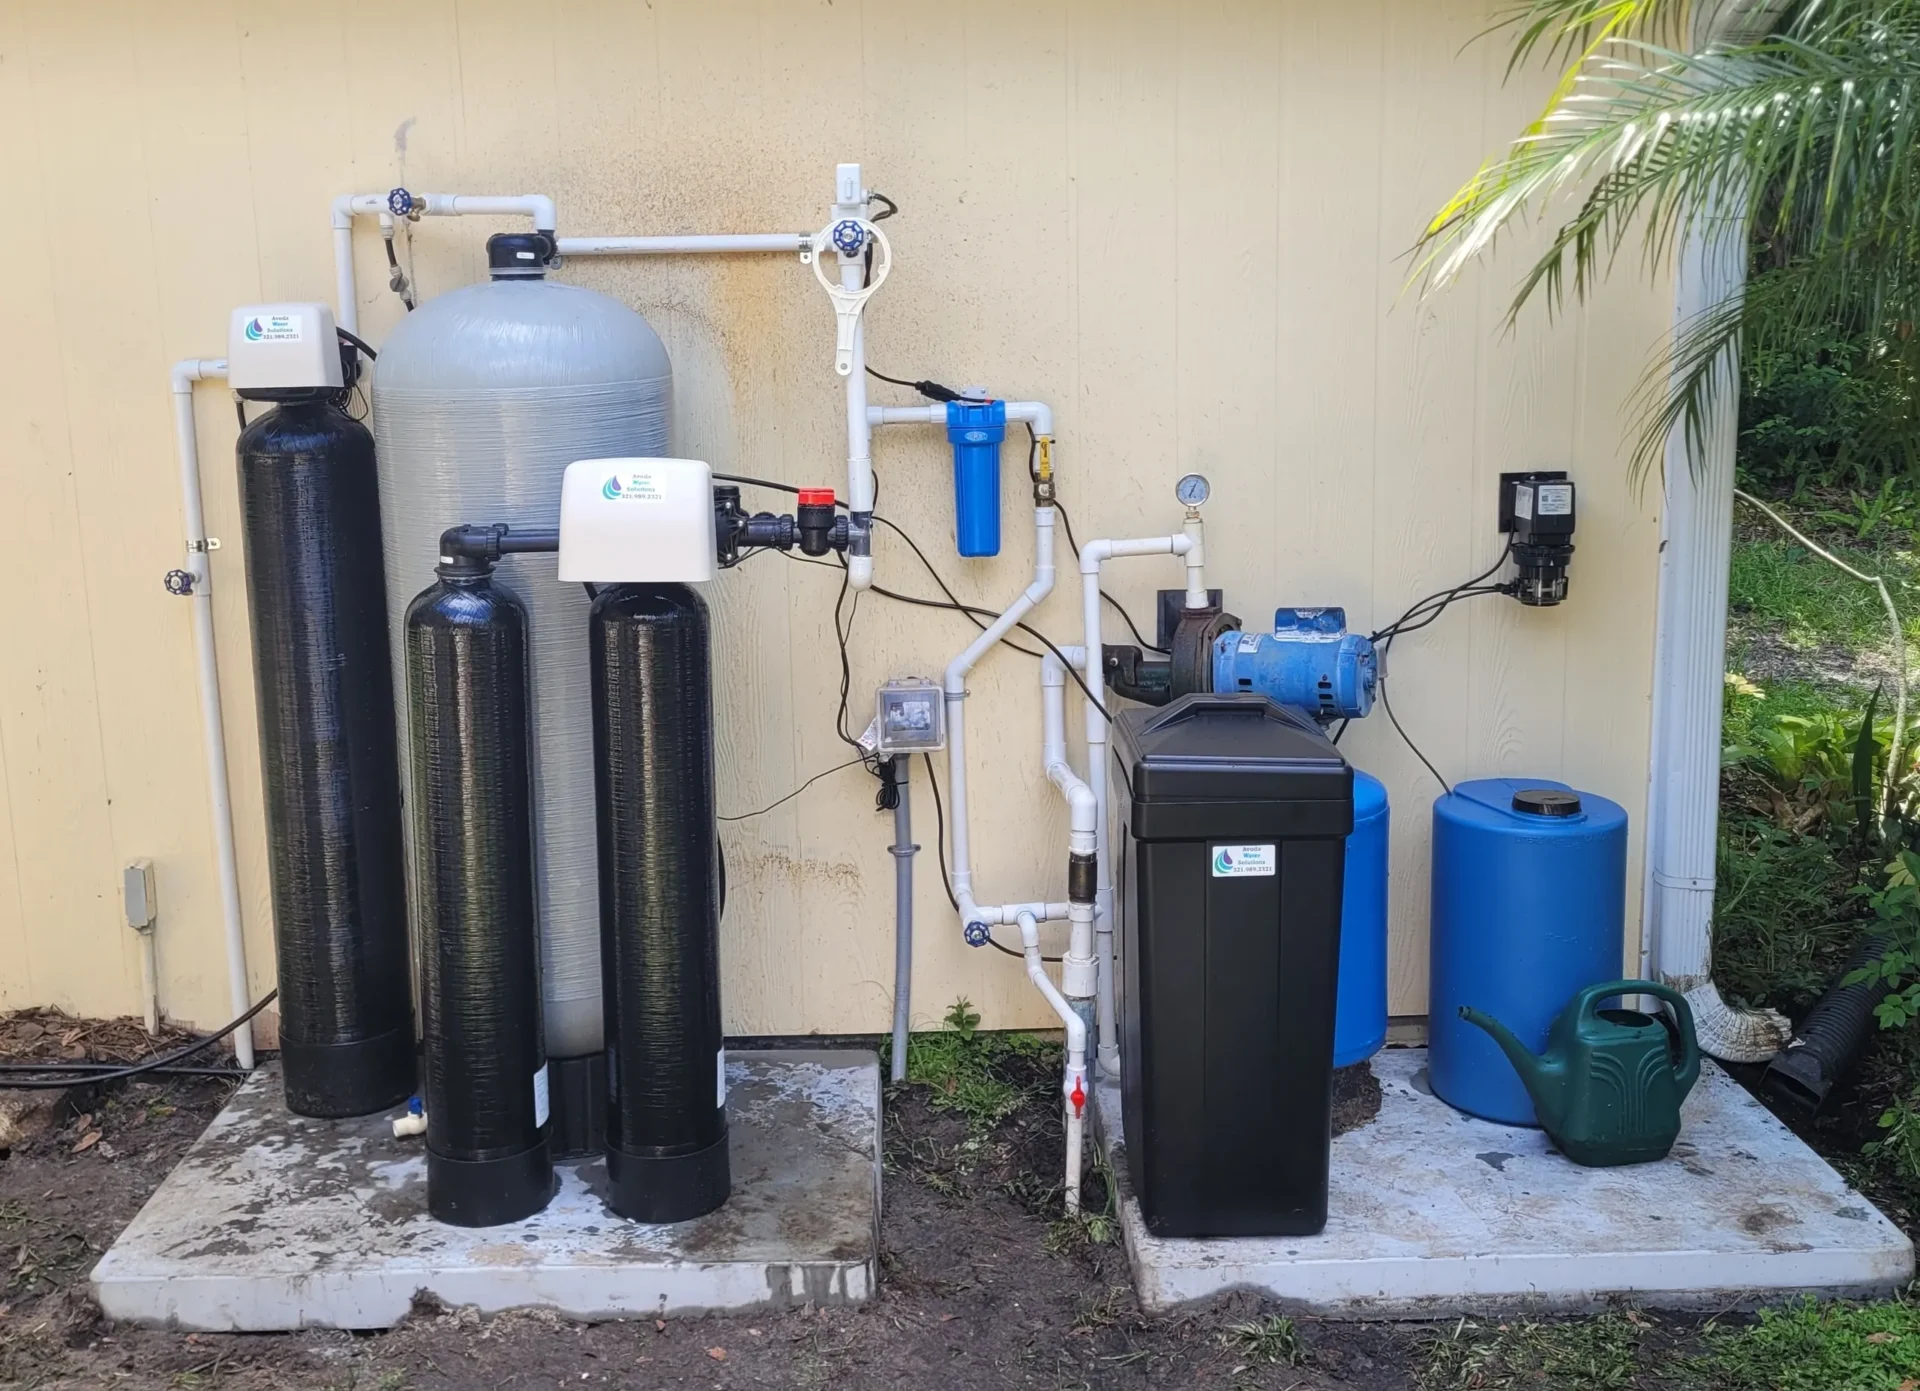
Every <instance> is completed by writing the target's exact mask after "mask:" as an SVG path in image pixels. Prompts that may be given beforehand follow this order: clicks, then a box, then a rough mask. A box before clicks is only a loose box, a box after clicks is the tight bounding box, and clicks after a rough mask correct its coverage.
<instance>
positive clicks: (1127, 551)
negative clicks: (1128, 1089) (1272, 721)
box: [1080, 517, 1207, 1077]
mask: <svg viewBox="0 0 1920 1391" xmlns="http://www.w3.org/2000/svg"><path fill="white" fill-rule="evenodd" d="M1189 525H1190V526H1191V527H1194V528H1196V530H1195V532H1194V533H1193V534H1186V535H1180V536H1143V537H1137V538H1135V539H1132V540H1125V541H1107V540H1094V541H1089V542H1087V543H1086V544H1085V545H1084V546H1082V547H1081V548H1080V614H1081V625H1082V627H1083V629H1084V631H1085V636H1084V637H1083V638H1082V641H1083V642H1084V643H1085V645H1086V650H1087V689H1088V691H1090V692H1091V693H1092V694H1093V699H1092V700H1090V701H1088V702H1087V783H1088V785H1089V786H1091V787H1092V788H1093V797H1094V805H1095V809H1096V810H1095V822H1094V833H1095V837H1096V840H1097V845H1098V848H1097V850H1096V873H1097V875H1098V888H1097V890H1096V892H1095V895H1094V941H1095V945H1096V952H1095V955H1096V956H1097V958H1098V963H1099V965H1098V975H1099V983H1098V997H1099V1023H1100V1027H1099V1031H1098V1039H1099V1055H1100V1071H1101V1073H1102V1075H1104V1076H1107V1077H1118V1076H1119V1075H1120V1032H1119V1024H1118V1009H1117V1006H1116V1001H1115V999H1114V983H1113V849H1112V847H1111V846H1110V845H1108V843H1107V719H1108V717H1107V704H1106V701H1107V695H1106V692H1107V683H1106V678H1105V675H1104V672H1103V670H1102V665H1101V662H1102V656H1101V641H1100V618H1101V610H1100V567H1101V566H1102V565H1104V564H1106V562H1107V561H1109V560H1113V559H1117V558H1119V557H1122V556H1132V555H1179V556H1186V557H1188V566H1187V587H1188V591H1189V593H1191V592H1192V590H1193V587H1194V586H1195V585H1198V586H1199V590H1200V594H1201V595H1202V602H1203V603H1204V602H1205V597H1204V596H1205V595H1206V592H1207V581H1206V574H1205V572H1204V571H1202V570H1201V569H1200V566H1199V563H1198V562H1197V561H1195V560H1194V559H1193V552H1194V550H1195V549H1196V548H1197V546H1198V535H1197V527H1198V518H1197V517H1196V518H1193V519H1191V521H1190V522H1189Z"/></svg>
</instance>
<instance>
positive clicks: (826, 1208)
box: [93, 1050, 880, 1332]
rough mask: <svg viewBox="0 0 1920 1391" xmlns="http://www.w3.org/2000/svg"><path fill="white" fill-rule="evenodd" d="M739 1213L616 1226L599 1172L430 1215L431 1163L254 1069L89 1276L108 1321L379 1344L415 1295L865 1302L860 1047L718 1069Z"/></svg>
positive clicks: (871, 1071)
mask: <svg viewBox="0 0 1920 1391" xmlns="http://www.w3.org/2000/svg"><path fill="white" fill-rule="evenodd" d="M727 1087H728V1097H727V1110H728V1123H729V1130H730V1133H731V1140H732V1159H733V1197H732V1198H731V1200H729V1201H728V1203H727V1205H726V1206H725V1207H723V1208H721V1209H720V1210H719V1211H718V1212H714V1213H710V1214H709V1215H708V1216H706V1217H703V1218H699V1219H697V1220H695V1221H692V1222H682V1223H676V1224H674V1225H672V1226H647V1225H643V1224H640V1223H636V1222H628V1221H626V1220H624V1219H622V1218H619V1217H616V1216H614V1215H613V1214H612V1213H610V1212H608V1211H607V1209H606V1208H605V1207H604V1206H603V1205H602V1203H601V1200H600V1197H599V1196H598V1190H603V1189H604V1186H605V1182H606V1169H605V1166H604V1164H602V1163H600V1162H598V1161H595V1162H594V1163H591V1164H586V1165H581V1166H578V1167H574V1166H565V1167H562V1168H561V1169H560V1170H559V1189H558V1192H557V1194H556V1195H555V1197H554V1199H553V1202H552V1203H551V1204H550V1205H549V1206H548V1207H547V1209H546V1210H545V1211H544V1212H542V1213H540V1214H539V1215H538V1216H536V1217H532V1218H529V1219H528V1220H527V1221H524V1222H517V1223H513V1224H511V1225H508V1226H503V1227H488V1228H484V1229H479V1230H470V1229H462V1228H458V1227H448V1226H443V1225H441V1224H440V1223H438V1222H435V1221H433V1220H432V1219H431V1218H430V1217H428V1216H427V1210H426V1204H427V1177H426V1159H425V1151H424V1149H423V1147H422V1142H421V1141H420V1140H417V1139H415V1140H396V1139H394V1138H393V1135H392V1133H391V1131H390V1130H389V1128H388V1121H387V1118H386V1117H384V1116H374V1117H370V1118H363V1119H360V1120H352V1121H319V1120H310V1119H307V1118H305V1117H300V1116H295V1115H292V1114H291V1113H289V1112H288V1111H287V1109H286V1107H285V1105H284V1103H283V1102H282V1100H281V1090H280V1079H279V1076H278V1073H277V1069H274V1068H264V1069H262V1071H261V1072H260V1074H259V1075H258V1076H256V1077H255V1078H254V1079H253V1080H251V1081H249V1082H248V1083H247V1084H246V1085H245V1086H243V1087H242V1088H241V1089H240V1090H239V1091H238V1092H237V1093H235V1095H234V1097H233V1100H232V1101H231V1102H230V1103H229V1104H228V1105H227V1108H226V1109H225V1110H224V1111H222V1112H221V1113H220V1115H219V1116H217V1117H216V1118H215V1119H214V1121H213V1124H212V1125H210V1126H209V1127H208V1128H207V1131H206V1133H205V1134H204V1135H202V1136H201V1137H200V1138H199V1139H198V1140H197V1141H195V1142H194V1145H193V1148H192V1149H190V1150H189V1151H188V1152H187V1154H186V1157H185V1158H184V1159H182V1160H181V1161H180V1164H179V1166H178V1167H176V1168H175V1169H174V1171H173V1173H172V1174H170V1175H169V1176H168V1177H167V1179H166V1181H165V1182H164V1183H162V1184H161V1185H160V1188H159V1189H158V1190H157V1191H156V1192H155V1193H154V1195H153V1197H152V1198H151V1199H150V1200H149V1201H148V1203H147V1205H146V1207H145V1208H143V1209H142V1210H141V1212H140V1215H139V1216H138V1217H136V1218H135V1219H134V1220H133V1223H132V1225H130V1226H129V1227H128V1228H127V1229H126V1230H125V1231H124V1232H122V1233H121V1234H120V1238H119V1240H117V1241H116V1242H114V1244H113V1246H112V1248H111V1249H110V1250H109V1251H108V1252H107V1254H106V1255H105V1256H104V1257H102V1258H101V1261H100V1263H99V1265H97V1266H96V1267H95V1268H94V1271H93V1287H94V1292H95V1294H96V1296H97V1297H98V1298H99V1300H100V1305H101V1307H102V1308H103V1309H105V1310H106V1312H107V1313H108V1314H109V1315H110V1316H112V1317H113V1318H117V1319H129V1320H133V1321H136V1322H141V1323H170V1324H175V1325H178V1326H179V1327H182V1328H192V1329H211V1330H220V1331H236V1332H255V1331H268V1330H277V1329H289V1328H301V1327H308V1326H316V1325H318V1326H325V1327H336V1328H386V1327H390V1326H391V1325H393V1324H394V1323H396V1322H398V1321H399V1320H400V1319H401V1318H403V1317H405V1315H406V1313H407V1311H408V1309H409V1308H410V1307H411V1305H412V1302H413V1299H414V1296H415V1294H416V1293H418V1292H425V1293H429V1294H432V1295H434V1296H436V1297H438V1298H439V1299H440V1300H441V1301H443V1302H444V1303H447V1304H450V1305H475V1306H478V1307H479V1308H481V1309H483V1310H487V1311H493V1310H499V1309H509V1308H525V1307H529V1306H540V1307H545V1308H549V1309H554V1310H558V1311H560V1312H562V1313H565V1314H569V1315H572V1316H575V1317H579V1318H588V1319H593V1318H619V1317H626V1316H632V1315H645V1316H648V1317H653V1316H658V1315H670V1314H687V1313H698V1312H704V1311H708V1310H716V1309H748V1308H754V1307H761V1306H781V1305H790V1304H800V1303H805V1302H811V1303H814V1304H857V1303H861V1302H864V1301H865V1300H867V1299H870V1298H871V1297H872V1296H873V1291H874V1280H875V1275H876V1255H875V1253H876V1250H877V1244H878V1231H879V1218H880V1068H879V1061H878V1059H877V1058H876V1056H875V1055H874V1054H872V1053H868V1052H860V1051H840V1050H835V1051H818V1052H735V1053H732V1054H730V1055H729V1057H728V1059H727Z"/></svg>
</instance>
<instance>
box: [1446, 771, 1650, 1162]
mask: <svg viewBox="0 0 1920 1391" xmlns="http://www.w3.org/2000/svg"><path fill="white" fill-rule="evenodd" d="M1626 900H1627V813H1626V812H1625V810H1623V809H1622V808H1621V807H1620V805H1619V804H1618V803H1616V802H1610V801H1608V800H1607V799H1606V798H1605V797H1597V796H1595V795H1594V794H1593V793H1591V792H1575V791H1574V790H1573V789H1572V788H1570V787H1568V786H1567V785H1566V784H1565V783H1558V782H1545V781H1541V780H1539V779H1530V778H1487V779H1483V780H1481V781H1477V782H1463V783H1458V784H1456V785H1455V786H1454V789H1453V791H1452V792H1450V793H1448V794H1447V795H1446V796H1443V797H1441V798H1439V799H1438V800H1437V801H1435V802H1434V804H1433V905H1432V908H1433V917H1432V925H1431V932H1430V942H1431V951H1432V961H1431V972H1430V975H1429V983H1428V991H1429V995H1428V1016H1427V1027H1428V1031H1429V1042H1430V1053H1429V1056H1428V1075H1429V1078H1430V1080H1431V1081H1432V1084H1433V1090H1434V1093H1435V1095H1437V1096H1439V1097H1440V1099H1441V1100H1443V1101H1446V1102H1448V1103H1449V1104H1451V1105H1453V1106H1457V1107H1458V1108H1459V1109H1460V1110H1462V1111H1466V1112H1468V1113H1470V1114H1472V1115H1476V1116H1482V1117H1485V1118H1486V1119H1487V1120H1492V1121H1500V1122H1503V1123H1505V1124H1508V1125H1537V1124H1538V1123H1539V1122H1538V1121H1537V1119H1536V1118H1535V1116H1534V1110H1533V1102H1532V1101H1531V1100H1530V1099H1529V1098H1528V1096H1527V1091H1526V1088H1525V1087H1523V1086H1522V1085H1521V1084H1520V1078H1519V1076H1518V1075H1517V1074H1516V1073H1515V1072H1514V1070H1513V1064H1511V1063H1510V1062H1508V1061H1507V1059H1506V1057H1505V1055H1504V1054H1502V1053H1501V1051H1500V1049H1499V1046H1498V1045H1497V1044H1495V1043H1494V1041H1493V1040H1492V1039H1491V1038H1490V1037H1488V1036H1487V1035H1486V1034H1485V1033H1483V1032H1482V1031H1481V1030H1479V1029H1477V1028H1475V1027H1474V1026H1473V1025H1471V1024H1469V1023H1467V1022H1466V1021H1465V1020H1464V1019H1462V1018H1460V1007H1461V1006H1462V1005H1471V1006H1473V1007H1474V1008H1475V1009H1478V1010H1482V1011H1484V1012H1485V1013H1487V1014H1490V1015H1492V1016H1493V1017H1494V1018H1495V1019H1498V1020H1499V1021H1500V1022H1501V1023H1503V1024H1505V1025H1506V1026H1507V1027H1508V1028H1510V1029H1512V1030H1513V1032H1514V1033H1515V1034H1516V1035H1517V1036H1518V1037H1519V1039H1520V1041H1521V1042H1522V1043H1524V1044H1525V1045H1526V1046H1527V1047H1528V1048H1530V1049H1532V1050H1534V1051H1535V1052H1538V1051H1540V1049H1542V1048H1543V1047H1545V1046H1546V1042H1547V1030H1548V1027H1549V1026H1550V1025H1551V1024H1552V1023H1553V1021H1554V1018H1555V1017H1556V1016H1557V1015H1558V1014H1559V1013H1560V1011H1561V1010H1562V1009H1563V1008H1565V1006H1566V1004H1567V1002H1568V1001H1569V1000H1571V999H1572V998H1573V996H1574V995H1575V994H1576V993H1577V992H1578V991H1580V990H1581V989H1582V988H1584V987H1586V986H1589V985H1592V984H1594V983H1595V982H1596V981H1607V980H1616V979H1618V978H1619V976H1620V972H1621V968H1622V965H1623V956H1624V951H1625V946H1626Z"/></svg>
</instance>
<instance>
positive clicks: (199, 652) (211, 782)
mask: <svg viewBox="0 0 1920 1391" xmlns="http://www.w3.org/2000/svg"><path fill="white" fill-rule="evenodd" d="M226 375H227V363H226V359H224V358H186V359H183V360H182V361H180V362H176V363H175V364H174V365H173V373H172V379H171V384H172V390H173V428H174V452H175V453H176V454H177V455H178V456H179V460H180V511H181V520H182V522H183V523H184V525H185V526H186V531H187V559H186V563H185V564H184V565H183V566H182V567H181V568H182V569H184V570H185V571H186V572H187V573H188V574H189V575H191V576H192V577H193V580H192V589H191V593H190V596H189V602H190V603H191V604H192V606H193V653H194V661H195V666H196V675H197V678H198V681H199V686H200V739H201V743H202V744H203V745H204V748H205V753H206V761H207V797H208V810H209V814H210V817H211V822H212V829H213V849H214V858H215V867H216V870H217V872H218V878H219V881H220V914H221V922H222V925H223V927H224V930H225V938H226V948H227V1000H228V1003H229V1004H230V1005H232V1007H233V1013H234V1016H235V1017H236V1018H237V1017H239V1016H240V1015H242V1014H245V1013H246V1012H247V1010H248V1009H250V1008H251V1007H252V1004H253V1001H252V999H251V998H250V992H249V989H248V985H247V937H246V927H245V924H244V922H243V921H242V919H241V916H240V866H239V860H238V857H237V856H236V854H235V851H234V843H233V797H232V793H231V791H230V789H229V787H228V780H227V736H226V725H225V721H224V720H223V719H222V716H221V711H220V665H219V657H218V653H217V652H216V650H215V648H214V643H213V594H212V588H211V567H210V566H209V565H208V564H207V519H206V512H205V509H204V508H203V507H202V505H201V498H200V444H199V439H198V435H197V432H196V431H195V429H194V421H193V384H194V383H195V382H198V381H209V380H224V379H225V377H226ZM233 1055H234V1060H235V1061H236V1062H238V1063H239V1064H240V1066H241V1067H243V1068H248V1069H251V1068H252V1067H253V1026H252V1025H251V1024H247V1025H243V1026H241V1027H240V1028H239V1029H236V1030H235V1031H234V1035H233Z"/></svg>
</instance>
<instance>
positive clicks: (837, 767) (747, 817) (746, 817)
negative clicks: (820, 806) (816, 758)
mask: <svg viewBox="0 0 1920 1391" xmlns="http://www.w3.org/2000/svg"><path fill="white" fill-rule="evenodd" d="M864 762H866V759H865V758H849V759H848V760H847V761H846V762H845V763H836V764H834V765H833V767H831V768H828V769H827V770H826V771H825V772H820V773H815V774H814V775H813V776H812V777H810V778H808V779H807V780H806V781H805V782H803V783H801V784H800V785H799V786H798V787H796V788H794V789H793V791H791V792H789V793H788V794H787V795H786V796H784V797H781V798H779V799H778V800H776V801H772V802H768V803H767V804H766V805H765V806H764V807H762V808H760V810H758V811H747V812H742V813H741V814H740V815H738V816H716V817H715V818H714V820H716V821H751V820H753V818H754V817H756V816H765V815H766V814H767V813H768V812H770V811H772V810H773V809H774V808H775V807H777V806H780V805H782V804H784V803H786V802H791V801H792V800H793V799H794V798H795V797H798V796H799V795H800V794H801V793H802V792H805V791H806V790H807V789H808V788H809V787H812V786H813V785H814V784H815V783H816V782H819V781H820V779H822V778H825V777H831V776H832V775H833V774H835V773H838V772H841V771H842V770H843V769H847V768H851V767H853V765H854V764H856V763H864Z"/></svg>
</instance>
